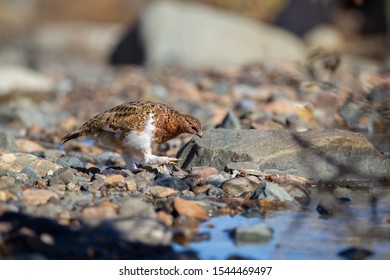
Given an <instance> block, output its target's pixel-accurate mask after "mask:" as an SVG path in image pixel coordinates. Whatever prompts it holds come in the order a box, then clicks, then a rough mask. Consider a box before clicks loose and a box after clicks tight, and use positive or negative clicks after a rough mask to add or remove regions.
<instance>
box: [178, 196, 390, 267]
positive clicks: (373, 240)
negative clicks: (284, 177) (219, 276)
mask: <svg viewBox="0 0 390 280" xmlns="http://www.w3.org/2000/svg"><path fill="white" fill-rule="evenodd" d="M344 208H345V209H344V210H343V211H342V212H341V213H339V214H337V215H335V216H333V217H331V218H328V219H324V218H322V217H321V216H320V215H319V214H318V213H317V211H316V210H315V207H313V208H312V209H311V210H307V211H303V212H291V211H267V212H265V213H263V214H261V215H259V216H257V217H252V218H247V217H245V216H243V215H236V216H234V217H230V216H220V217H216V218H212V219H210V220H208V221H207V222H205V223H204V224H203V225H202V226H201V227H200V229H199V232H200V233H204V232H208V233H209V234H210V240H206V241H201V242H196V243H195V242H193V243H191V244H190V245H189V246H187V247H183V246H180V245H174V248H175V249H176V250H177V251H182V250H192V251H195V252H196V253H197V256H198V257H199V258H200V259H227V258H228V257H231V256H239V257H243V258H250V259H315V260H322V259H341V258H342V257H340V256H339V255H338V254H339V253H340V252H341V251H343V250H345V249H348V248H350V247H358V248H363V249H367V250H369V251H371V252H372V253H373V254H372V255H371V256H370V257H369V258H368V259H390V223H389V221H388V219H389V218H390V204H389V203H388V199H382V200H379V202H378V207H377V208H376V211H373V209H372V208H371V207H370V206H369V203H367V200H366V201H364V200H362V201H361V202H350V203H348V204H347V205H346V206H345V207H344ZM256 223H265V224H267V225H268V226H270V227H272V229H273V231H274V232H273V238H272V239H271V240H270V241H269V242H267V243H264V244H250V245H236V244H235V241H234V238H232V237H229V232H231V230H232V229H235V228H237V227H244V226H248V225H253V224H256ZM209 224H213V226H214V227H212V228H211V227H210V226H209Z"/></svg>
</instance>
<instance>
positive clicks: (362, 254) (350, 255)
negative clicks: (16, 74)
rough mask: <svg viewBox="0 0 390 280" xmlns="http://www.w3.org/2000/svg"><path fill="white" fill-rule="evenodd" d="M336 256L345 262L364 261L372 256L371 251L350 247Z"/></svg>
mask: <svg viewBox="0 0 390 280" xmlns="http://www.w3.org/2000/svg"><path fill="white" fill-rule="evenodd" d="M338 255H339V256H340V257H342V258H344V259H346V260H365V259H367V258H368V257H370V256H372V255H373V252H372V251H371V250H367V249H365V248H358V247H350V248H347V249H345V250H342V251H341V252H339V253H338Z"/></svg>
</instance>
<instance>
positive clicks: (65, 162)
mask: <svg viewBox="0 0 390 280" xmlns="http://www.w3.org/2000/svg"><path fill="white" fill-rule="evenodd" d="M55 163H57V164H59V165H62V166H64V167H72V168H83V167H84V164H83V163H82V162H81V160H79V159H78V158H77V157H62V158H59V159H57V160H56V161H55Z"/></svg>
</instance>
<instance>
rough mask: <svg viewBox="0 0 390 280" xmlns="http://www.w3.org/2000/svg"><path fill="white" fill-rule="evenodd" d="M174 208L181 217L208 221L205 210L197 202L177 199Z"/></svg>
mask: <svg viewBox="0 0 390 280" xmlns="http://www.w3.org/2000/svg"><path fill="white" fill-rule="evenodd" d="M173 207H174V208H175V210H176V211H177V212H178V213H179V215H183V216H188V217H193V218H198V219H207V218H208V216H207V212H206V210H205V208H204V207H203V206H202V205H200V204H199V203H198V202H196V201H190V200H186V199H183V198H175V200H174V201H173Z"/></svg>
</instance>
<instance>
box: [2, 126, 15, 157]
mask: <svg viewBox="0 0 390 280" xmlns="http://www.w3.org/2000/svg"><path fill="white" fill-rule="evenodd" d="M0 151H3V152H17V151H18V146H17V145H16V141H15V138H14V137H13V136H12V135H11V134H9V133H6V132H2V131H0Z"/></svg>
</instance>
